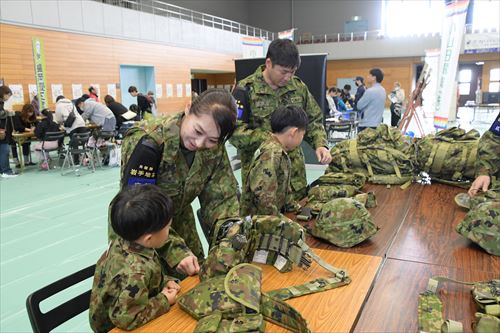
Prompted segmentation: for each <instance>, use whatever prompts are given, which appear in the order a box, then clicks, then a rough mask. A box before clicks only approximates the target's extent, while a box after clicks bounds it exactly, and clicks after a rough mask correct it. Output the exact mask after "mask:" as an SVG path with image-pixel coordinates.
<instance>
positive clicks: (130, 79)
mask: <svg viewBox="0 0 500 333" xmlns="http://www.w3.org/2000/svg"><path fill="white" fill-rule="evenodd" d="M130 86H135V87H137V90H138V91H139V92H140V93H142V94H144V95H146V94H147V92H148V91H149V90H151V91H153V92H155V90H156V85H155V68H154V67H153V66H143V65H120V88H121V89H120V91H121V99H122V104H123V105H125V107H127V108H129V107H130V105H131V104H137V98H136V97H132V96H130V94H129V92H128V87H130Z"/></svg>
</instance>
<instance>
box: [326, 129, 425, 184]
mask: <svg viewBox="0 0 500 333" xmlns="http://www.w3.org/2000/svg"><path fill="white" fill-rule="evenodd" d="M414 151H415V149H414V146H413V145H412V144H411V142H410V139H409V138H408V137H407V136H404V135H402V134H401V133H400V132H399V130H398V129H397V128H391V127H388V126H387V125H385V124H382V125H380V126H379V127H377V129H371V128H367V129H365V130H364V131H362V132H361V133H359V134H358V136H357V138H355V139H350V140H346V141H343V142H340V143H338V144H337V145H335V146H334V147H333V148H332V149H331V150H330V154H331V156H332V162H331V163H330V165H329V166H328V169H327V172H344V173H352V172H360V173H363V174H364V175H366V176H367V177H368V181H370V182H372V183H375V184H405V185H409V184H411V180H412V179H413V173H414V164H415V163H414V159H415V158H414Z"/></svg>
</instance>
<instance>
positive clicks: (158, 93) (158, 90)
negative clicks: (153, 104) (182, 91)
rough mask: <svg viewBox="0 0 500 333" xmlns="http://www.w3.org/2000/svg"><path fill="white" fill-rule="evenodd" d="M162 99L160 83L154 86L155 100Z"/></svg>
mask: <svg viewBox="0 0 500 333" xmlns="http://www.w3.org/2000/svg"><path fill="white" fill-rule="evenodd" d="M162 97H163V85H162V84H161V83H157V84H156V98H162Z"/></svg>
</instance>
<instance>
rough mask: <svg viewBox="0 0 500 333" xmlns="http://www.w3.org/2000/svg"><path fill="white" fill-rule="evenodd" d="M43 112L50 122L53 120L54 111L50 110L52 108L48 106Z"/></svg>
mask: <svg viewBox="0 0 500 333" xmlns="http://www.w3.org/2000/svg"><path fill="white" fill-rule="evenodd" d="M41 114H42V115H44V116H45V118H46V120H47V121H48V122H52V121H53V120H54V117H53V116H52V112H50V110H49V109H47V108H45V109H43V110H42V112H41Z"/></svg>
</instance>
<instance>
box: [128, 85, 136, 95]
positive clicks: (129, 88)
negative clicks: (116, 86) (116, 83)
mask: <svg viewBox="0 0 500 333" xmlns="http://www.w3.org/2000/svg"><path fill="white" fill-rule="evenodd" d="M128 92H129V93H132V92H137V88H136V87H135V86H130V87H128Z"/></svg>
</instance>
